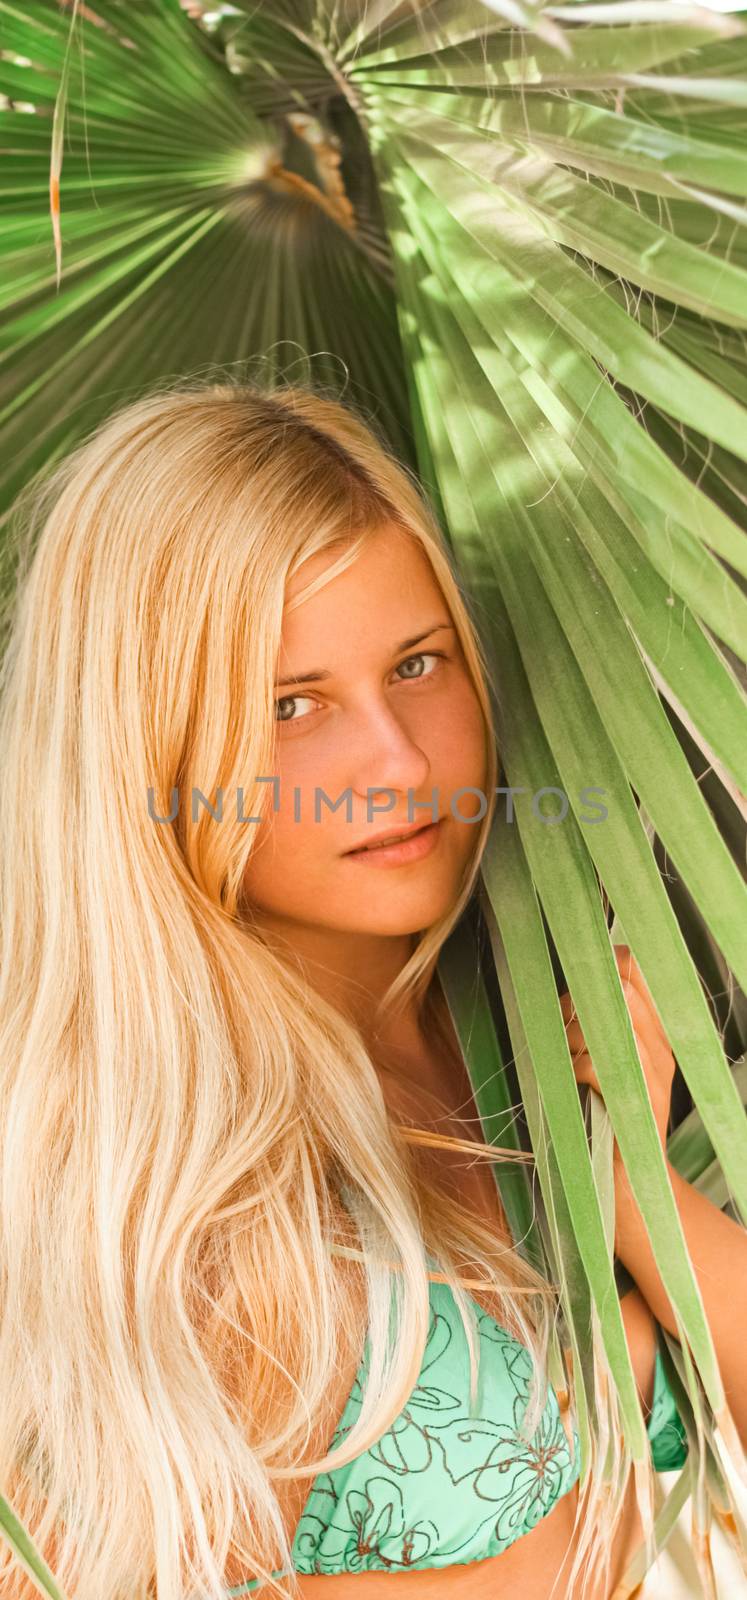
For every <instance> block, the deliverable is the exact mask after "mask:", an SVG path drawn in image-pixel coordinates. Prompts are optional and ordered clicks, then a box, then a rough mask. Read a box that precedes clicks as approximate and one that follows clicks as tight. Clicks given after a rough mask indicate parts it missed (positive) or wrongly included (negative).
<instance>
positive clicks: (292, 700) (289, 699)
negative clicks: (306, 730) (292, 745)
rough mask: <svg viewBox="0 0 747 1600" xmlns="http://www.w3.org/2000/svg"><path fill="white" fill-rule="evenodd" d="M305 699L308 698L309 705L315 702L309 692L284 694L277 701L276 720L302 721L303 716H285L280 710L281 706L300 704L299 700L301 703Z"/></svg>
mask: <svg viewBox="0 0 747 1600" xmlns="http://www.w3.org/2000/svg"><path fill="white" fill-rule="evenodd" d="M304 700H308V702H309V705H313V704H314V702H313V700H312V699H311V697H310V696H309V695H307V694H284V695H283V697H282V699H280V700H276V701H275V711H276V713H277V715H276V717H275V721H276V722H301V721H302V718H301V717H285V716H282V715H281V714H280V711H281V706H293V705H298V704H299V701H300V702H301V703H303V701H304Z"/></svg>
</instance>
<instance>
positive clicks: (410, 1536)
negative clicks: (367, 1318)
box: [225, 1282, 688, 1595]
mask: <svg viewBox="0 0 747 1600" xmlns="http://www.w3.org/2000/svg"><path fill="white" fill-rule="evenodd" d="M470 1298H472V1297H470ZM472 1304H473V1306H474V1309H475V1313H476V1319H477V1331H478V1336H479V1341H480V1346H479V1353H480V1363H479V1382H478V1388H477V1397H476V1399H477V1403H476V1406H475V1408H474V1411H470V1407H469V1388H470V1383H469V1378H470V1373H469V1349H468V1346H467V1341H466V1337H465V1333H464V1327H463V1325H462V1320H461V1317H460V1315H459V1311H458V1308H457V1305H456V1301H455V1300H454V1297H453V1294H452V1292H451V1289H450V1288H449V1286H448V1284H444V1283H437V1282H431V1283H430V1307H431V1313H430V1324H429V1331H428V1339H427V1342H426V1346H425V1354H424V1356H423V1362H422V1365H421V1368H420V1374H419V1377H418V1381H417V1384H416V1385H415V1388H414V1389H413V1391H412V1394H411V1395H410V1397H409V1399H408V1401H407V1403H406V1405H405V1406H404V1407H403V1409H402V1411H400V1413H399V1415H398V1416H397V1417H396V1418H395V1420H394V1421H393V1422H392V1423H391V1425H390V1427H389V1428H387V1430H386V1433H384V1434H382V1436H381V1438H380V1439H378V1440H377V1442H376V1443H375V1444H373V1445H371V1447H370V1449H369V1450H365V1451H364V1452H363V1454H362V1455H359V1456H356V1457H355V1460H353V1461H351V1462H350V1463H349V1464H348V1466H343V1467H336V1468H335V1469H334V1470H333V1471H332V1472H321V1473H319V1475H318V1476H317V1477H316V1478H315V1479H314V1481H313V1484H312V1486H311V1492H310V1494H309V1497H308V1500H307V1501H306V1504H305V1506H304V1509H303V1512H302V1514H301V1519H300V1521H299V1523H298V1526H297V1528H296V1532H295V1535H294V1539H293V1544H292V1547H291V1550H292V1557H293V1568H294V1570H295V1571H296V1572H298V1573H305V1574H307V1575H310V1574H313V1573H339V1572H371V1571H377V1572H403V1571H411V1570H413V1569H418V1568H425V1567H452V1566H461V1565H463V1564H464V1563H465V1562H468V1561H484V1560H485V1559H486V1557H488V1556H496V1555H499V1554H500V1552H501V1551H502V1550H505V1549H506V1548H507V1546H508V1545H510V1544H513V1543H514V1541H515V1540H516V1539H519V1538H520V1537H521V1535H522V1534H524V1533H529V1532H530V1530H531V1529H532V1528H534V1527H535V1526H536V1524H537V1523H538V1522H539V1521H540V1520H541V1518H542V1517H546V1516H547V1514H548V1512H550V1511H551V1510H552V1508H553V1506H554V1505H555V1503H556V1501H557V1500H559V1499H560V1497H561V1495H564V1494H566V1493H567V1491H568V1490H569V1489H570V1488H571V1487H572V1485H573V1484H574V1483H575V1481H576V1479H577V1478H578V1477H579V1474H580V1467H581V1459H580V1447H579V1438H578V1432H577V1430H576V1429H575V1428H573V1429H572V1433H573V1441H574V1448H573V1452H571V1449H570V1446H569V1443H568V1438H567V1436H566V1433H565V1429H564V1427H563V1423H562V1421H561V1417H560V1410H559V1406H558V1400H557V1396H556V1394H555V1391H554V1389H553V1388H552V1385H551V1384H549V1383H548V1387H547V1401H546V1405H545V1408H544V1411H543V1412H542V1415H541V1417H540V1420H539V1423H538V1425H537V1428H536V1431H535V1433H534V1434H533V1436H532V1438H531V1440H530V1441H528V1442H527V1441H526V1440H524V1439H523V1438H522V1437H521V1436H520V1433H519V1427H520V1424H521V1420H522V1418H523V1416H524V1413H525V1411H526V1409H527V1403H528V1397H529V1384H530V1379H531V1374H532V1364H531V1357H530V1355H529V1352H528V1350H527V1349H526V1348H525V1346H524V1345H523V1344H521V1343H519V1342H518V1341H517V1340H516V1339H514V1338H512V1337H511V1335H510V1334H509V1333H508V1332H507V1331H506V1329H505V1328H503V1327H501V1325H500V1323H498V1322H496V1321H495V1320H494V1318H493V1317H491V1316H489V1315H488V1313H487V1312H486V1311H484V1310H483V1308H482V1306H480V1305H478V1304H477V1303H476V1302H475V1301H474V1300H473V1301H472ZM368 1354H369V1341H368V1336H366V1342H365V1346H364V1352H363V1358H362V1361H361V1364H360V1367H359V1369H358V1373H357V1375H356V1378H355V1381H354V1383H353V1387H352V1390H351V1392H350V1395H349V1397H348V1401H347V1404H346V1406H345V1410H344V1412H343V1414H342V1417H341V1418H340V1421H339V1423H338V1425H337V1428H336V1430H335V1433H334V1435H333V1438H332V1442H331V1444H330V1446H329V1449H330V1450H332V1449H335V1448H336V1447H337V1445H339V1444H340V1443H341V1442H342V1440H343V1439H344V1438H345V1436H346V1435H347V1434H348V1433H349V1431H350V1429H351V1427H352V1425H353V1423H354V1422H355V1421H356V1420H357V1417H358V1414H359V1412H360V1409H361V1405H362V1395H363V1380H364V1378H365V1376H366V1372H367V1368H368ZM646 1431H647V1433H648V1437H649V1440H650V1443H651V1454H652V1459H653V1464H654V1467H655V1469H656V1471H657V1472H662V1471H669V1470H671V1469H672V1468H675V1467H680V1466H682V1465H683V1463H684V1461H685V1460H686V1458H687V1453H688V1442H687V1435H686V1433H685V1430H684V1427H683V1425H682V1421H681V1418H680V1416H679V1412H678V1411H677V1407H676V1404H675V1401H674V1396H673V1394H672V1391H671V1388H670V1387H669V1384H668V1382H667V1379H666V1375H665V1372H664V1367H663V1364H662V1361H661V1356H660V1354H659V1349H658V1347H657V1351H656V1368H655V1375H654V1393H653V1406H652V1411H651V1415H650V1417H649V1419H648V1423H647V1429H646ZM273 1576H275V1577H283V1576H287V1570H283V1571H276V1572H275V1573H274V1574H273ZM258 1581H259V1580H258V1579H257V1578H253V1579H251V1580H250V1581H249V1582H248V1583H243V1584H240V1585H238V1586H237V1587H235V1588H232V1589H227V1590H226V1591H225V1593H226V1594H227V1595H242V1594H248V1593H249V1592H250V1590H252V1589H255V1588H256V1587H257V1583H258Z"/></svg>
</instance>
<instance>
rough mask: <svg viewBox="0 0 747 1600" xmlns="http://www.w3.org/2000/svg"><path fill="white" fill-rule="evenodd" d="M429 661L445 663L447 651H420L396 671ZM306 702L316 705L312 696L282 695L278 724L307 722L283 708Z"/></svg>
mask: <svg viewBox="0 0 747 1600" xmlns="http://www.w3.org/2000/svg"><path fill="white" fill-rule="evenodd" d="M428 660H431V661H445V660H446V652H445V650H428V651H422V650H420V651H418V654H417V655H414V656H406V657H405V660H404V661H400V664H399V666H398V667H397V668H396V669H395V670H396V671H397V672H401V671H402V668H403V667H409V666H410V664H411V663H412V662H413V661H428ZM437 670H438V668H437V667H432V668H431V670H430V672H418V673H415V674H412V675H410V676H407V677H405V678H404V680H403V681H404V682H405V683H417V682H419V681H420V679H421V678H431V677H432V676H433V673H434V672H435V671H437ZM304 700H306V701H307V702H308V704H309V705H311V706H313V705H315V704H316V702H315V701H314V700H312V698H311V696H310V695H303V694H284V695H282V697H281V698H280V699H279V700H276V701H275V713H276V715H275V721H276V722H282V723H286V724H287V723H289V722H303V721H304V720H305V719H304V717H302V716H293V715H289V716H286V715H284V713H283V710H282V708H283V706H294V705H295V706H297V705H299V704H303V702H304ZM307 715H308V713H307Z"/></svg>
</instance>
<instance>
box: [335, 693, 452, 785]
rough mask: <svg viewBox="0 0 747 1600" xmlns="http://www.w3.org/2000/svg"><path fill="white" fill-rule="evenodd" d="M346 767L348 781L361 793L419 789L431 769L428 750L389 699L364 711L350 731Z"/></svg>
mask: <svg viewBox="0 0 747 1600" xmlns="http://www.w3.org/2000/svg"><path fill="white" fill-rule="evenodd" d="M345 766H346V770H347V774H348V777H347V782H348V783H349V784H350V787H351V788H352V789H353V790H354V791H355V792H356V793H357V794H362V795H367V794H368V791H369V790H376V789H394V790H397V791H400V790H401V791H405V790H407V789H412V790H413V791H414V792H417V791H418V790H419V789H420V788H421V786H422V785H423V783H424V782H425V781H426V780H427V778H428V776H429V774H430V770H431V763H430V759H429V757H428V755H427V752H426V751H425V750H424V749H423V748H422V746H421V745H420V744H419V743H418V742H417V740H416V738H415V736H414V734H413V732H412V730H411V729H409V728H408V726H407V724H406V723H405V722H404V721H403V720H402V718H401V717H399V716H398V715H397V713H396V711H395V710H394V709H393V708H392V706H390V705H389V704H387V702H386V701H384V702H381V701H377V702H376V703H375V705H373V706H369V707H367V708H366V711H365V712H361V715H360V717H359V719H358V725H357V728H356V730H355V732H354V731H353V730H352V729H351V731H350V738H349V742H348V751H347V760H346V762H345Z"/></svg>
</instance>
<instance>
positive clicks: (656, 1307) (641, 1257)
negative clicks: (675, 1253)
mask: <svg viewBox="0 0 747 1600" xmlns="http://www.w3.org/2000/svg"><path fill="white" fill-rule="evenodd" d="M667 1172H668V1174H669V1178H670V1181H671V1184H672V1189H673V1192H674V1198H675V1202H676V1205H677V1210H678V1212H679V1216H680V1221H681V1223H682V1231H683V1233H684V1235H685V1239H686V1241H687V1248H688V1251H689V1253H690V1257H691V1260H692V1264H693V1269H694V1272H695V1276H696V1278H697V1281H698V1287H699V1289H700V1293H701V1295H702V1297H703V1306H704V1308H705V1314H706V1320H707V1322H708V1326H709V1328H710V1331H711V1337H712V1339H713V1343H714V1347H715V1350H716V1355H717V1357H718V1364H719V1367H720V1369H721V1377H722V1380H723V1385H724V1392H725V1394H726V1399H727V1403H728V1406H729V1409H730V1411H731V1412H732V1415H733V1417H734V1423H735V1426H736V1428H737V1431H738V1433H739V1436H740V1438H741V1440H742V1444H743V1445H744V1446H745V1449H747V1340H746V1339H745V1332H746V1331H747V1229H745V1228H743V1227H742V1226H741V1224H740V1223H738V1222H734V1221H733V1219H732V1218H731V1217H727V1216H725V1214H724V1212H723V1211H720V1210H719V1208H718V1206H716V1205H714V1204H713V1201H711V1200H708V1199H707V1198H706V1196H705V1195H703V1194H701V1193H700V1192H699V1190H698V1189H695V1188H694V1187H693V1185H692V1184H691V1183H688V1182H687V1181H686V1179H685V1178H683V1177H682V1175H681V1174H680V1173H679V1172H677V1170H676V1168H675V1167H673V1166H672V1164H671V1162H670V1161H667ZM615 1197H616V1198H615V1251H616V1254H617V1255H618V1256H619V1258H620V1260H621V1261H622V1263H623V1265H624V1266H625V1267H627V1270H628V1272H629V1273H630V1275H631V1277H632V1278H635V1281H636V1284H637V1286H638V1288H639V1289H640V1291H641V1294H642V1295H643V1297H644V1299H645V1300H646V1303H647V1305H649V1306H650V1308H651V1311H652V1312H653V1315H654V1316H655V1317H656V1318H657V1320H658V1321H659V1322H660V1323H661V1325H662V1327H663V1328H666V1329H667V1331H668V1332H669V1333H672V1334H674V1336H675V1338H676V1337H677V1326H676V1323H675V1319H674V1313H673V1311H672V1304H671V1301H670V1299H669V1296H668V1294H667V1292H666V1289H665V1287H664V1284H663V1283H662V1280H661V1277H660V1274H659V1269H658V1267H657V1265H656V1260H655V1258H654V1253H653V1250H652V1249H651V1242H650V1240H649V1236H648V1233H647V1231H646V1227H645V1224H644V1222H643V1219H642V1217H641V1214H640V1211H639V1210H638V1207H637V1205H636V1202H635V1200H634V1198H633V1195H632V1192H631V1189H630V1184H629V1181H628V1176H627V1173H626V1171H625V1168H624V1167H623V1166H622V1163H621V1162H620V1160H619V1157H618V1158H617V1159H616V1161H615Z"/></svg>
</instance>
